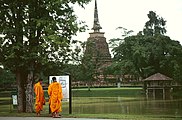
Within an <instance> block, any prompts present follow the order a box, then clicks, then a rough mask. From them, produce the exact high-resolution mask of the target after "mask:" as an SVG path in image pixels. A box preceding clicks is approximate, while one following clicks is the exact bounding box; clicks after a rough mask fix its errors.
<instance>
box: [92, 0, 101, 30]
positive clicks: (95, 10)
mask: <svg viewBox="0 0 182 120" xmlns="http://www.w3.org/2000/svg"><path fill="white" fill-rule="evenodd" d="M100 29H102V27H101V26H100V24H99V17H98V10H97V0H95V9H94V25H93V28H92V30H94V32H99V31H100Z"/></svg>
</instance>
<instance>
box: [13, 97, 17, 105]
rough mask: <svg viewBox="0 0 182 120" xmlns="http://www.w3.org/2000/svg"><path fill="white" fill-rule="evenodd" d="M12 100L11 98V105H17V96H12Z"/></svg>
mask: <svg viewBox="0 0 182 120" xmlns="http://www.w3.org/2000/svg"><path fill="white" fill-rule="evenodd" d="M12 98H13V105H18V101H17V95H12Z"/></svg>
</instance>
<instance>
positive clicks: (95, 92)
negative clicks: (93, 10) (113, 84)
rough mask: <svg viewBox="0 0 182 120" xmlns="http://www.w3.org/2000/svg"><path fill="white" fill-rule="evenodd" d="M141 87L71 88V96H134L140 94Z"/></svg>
mask: <svg viewBox="0 0 182 120" xmlns="http://www.w3.org/2000/svg"><path fill="white" fill-rule="evenodd" d="M142 91H143V89H142V88H91V91H88V88H84V89H73V90H72V95H73V97H121V96H122V97H129V96H132V97H135V96H142V95H141V93H142Z"/></svg>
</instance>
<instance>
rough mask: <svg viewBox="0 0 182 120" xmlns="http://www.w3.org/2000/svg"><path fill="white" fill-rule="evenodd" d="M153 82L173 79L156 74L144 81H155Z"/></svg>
mask: <svg viewBox="0 0 182 120" xmlns="http://www.w3.org/2000/svg"><path fill="white" fill-rule="evenodd" d="M153 80H172V78H170V77H167V76H165V75H163V74H161V73H156V74H154V75H151V76H149V77H148V78H146V79H144V81H153Z"/></svg>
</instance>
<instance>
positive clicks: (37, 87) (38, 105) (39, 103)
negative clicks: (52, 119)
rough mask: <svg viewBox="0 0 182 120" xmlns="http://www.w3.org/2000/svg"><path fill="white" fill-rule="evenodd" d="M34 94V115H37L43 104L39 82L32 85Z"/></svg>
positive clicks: (42, 92) (42, 93)
mask: <svg viewBox="0 0 182 120" xmlns="http://www.w3.org/2000/svg"><path fill="white" fill-rule="evenodd" d="M34 92H35V95H36V101H35V111H36V113H39V112H40V111H41V110H42V109H43V105H44V104H45V98H44V91H43V88H42V85H41V84H40V82H38V83H36V84H35V85H34Z"/></svg>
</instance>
